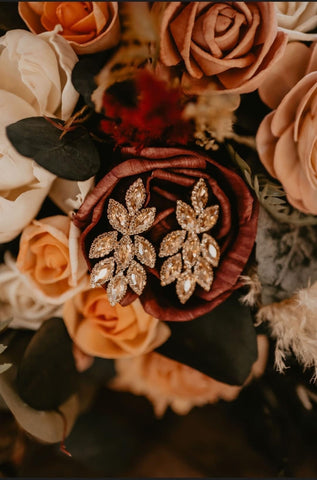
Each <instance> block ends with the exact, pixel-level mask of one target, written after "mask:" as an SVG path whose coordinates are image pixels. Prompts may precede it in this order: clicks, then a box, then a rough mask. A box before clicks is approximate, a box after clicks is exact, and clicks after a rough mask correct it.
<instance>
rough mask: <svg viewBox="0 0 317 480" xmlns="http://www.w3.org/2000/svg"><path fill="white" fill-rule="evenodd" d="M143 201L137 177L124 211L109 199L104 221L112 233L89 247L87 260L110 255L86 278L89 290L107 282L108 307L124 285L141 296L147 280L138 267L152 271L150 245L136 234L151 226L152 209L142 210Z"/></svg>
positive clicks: (121, 206) (126, 198)
mask: <svg viewBox="0 0 317 480" xmlns="http://www.w3.org/2000/svg"><path fill="white" fill-rule="evenodd" d="M145 199H146V191H145V187H144V185H143V182H142V180H141V178H138V179H137V180H136V181H135V182H134V183H133V184H132V185H131V186H130V187H129V188H128V190H127V192H126V195H125V202H126V207H127V208H125V207H124V206H123V205H122V204H121V203H119V202H117V201H116V200H114V199H112V198H111V199H110V200H109V203H108V209H107V218H108V220H109V223H110V225H111V226H112V227H113V229H114V230H112V231H110V232H105V233H102V234H101V235H99V236H98V237H96V238H95V240H94V241H93V243H92V245H91V247H90V251H89V258H91V259H95V258H103V257H105V256H106V255H109V254H110V253H112V255H111V256H108V257H107V258H104V259H103V260H101V261H100V262H98V263H96V265H95V266H94V267H93V269H92V271H91V275H90V285H91V287H92V288H94V287H97V286H102V285H105V284H106V283H107V282H109V283H108V286H107V294H108V300H109V302H110V304H111V305H112V306H114V305H116V304H117V303H118V302H120V301H121V300H122V298H123V297H124V295H125V293H126V291H127V287H128V285H129V286H130V287H131V289H132V290H133V291H134V292H135V293H136V294H137V295H141V293H142V292H143V290H144V287H145V285H146V280H147V276H146V271H145V269H144V267H143V266H142V265H146V266H148V267H150V268H153V267H154V265H155V262H156V253H155V249H154V247H153V245H152V244H151V242H149V241H148V240H147V239H146V238H144V237H143V236H142V235H140V234H141V233H143V232H145V231H147V230H148V229H149V228H150V227H151V226H152V225H153V222H154V219H155V213H156V209H155V208H154V207H151V208H142V207H143V205H144V202H145ZM119 236H120V238H119ZM137 260H138V261H137ZM141 264H142V265H141Z"/></svg>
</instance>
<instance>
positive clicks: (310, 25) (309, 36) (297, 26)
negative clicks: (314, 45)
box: [274, 2, 317, 42]
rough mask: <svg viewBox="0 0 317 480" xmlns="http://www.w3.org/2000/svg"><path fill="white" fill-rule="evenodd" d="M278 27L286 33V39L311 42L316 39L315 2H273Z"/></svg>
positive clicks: (316, 8) (316, 14)
mask: <svg viewBox="0 0 317 480" xmlns="http://www.w3.org/2000/svg"><path fill="white" fill-rule="evenodd" d="M274 4H275V8H276V11H277V23H278V26H279V29H280V30H281V31H283V32H285V33H287V35H288V40H289V41H292V40H300V41H302V42H311V41H314V40H317V33H307V32H312V30H315V29H316V27H317V3H316V2H274Z"/></svg>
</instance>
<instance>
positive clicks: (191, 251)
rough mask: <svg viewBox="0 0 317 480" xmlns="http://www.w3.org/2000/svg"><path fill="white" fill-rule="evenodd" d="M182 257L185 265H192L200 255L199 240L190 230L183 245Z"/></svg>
mask: <svg viewBox="0 0 317 480" xmlns="http://www.w3.org/2000/svg"><path fill="white" fill-rule="evenodd" d="M182 253H183V259H184V263H185V265H186V267H189V268H190V267H192V266H193V265H195V263H196V262H197V260H198V258H199V255H200V240H199V238H198V235H196V234H195V233H192V232H190V233H189V234H188V237H187V240H186V242H185V243H184V245H183V250H182Z"/></svg>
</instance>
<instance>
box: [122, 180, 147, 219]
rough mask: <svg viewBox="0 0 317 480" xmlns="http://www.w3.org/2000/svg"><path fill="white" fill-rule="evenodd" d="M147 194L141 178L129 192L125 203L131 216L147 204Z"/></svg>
mask: <svg viewBox="0 0 317 480" xmlns="http://www.w3.org/2000/svg"><path fill="white" fill-rule="evenodd" d="M145 198H146V192H145V188H144V185H143V182H142V180H141V178H138V179H137V180H136V181H135V182H134V183H133V184H132V185H131V186H130V187H129V188H128V190H127V193H126V196H125V202H126V205H127V207H128V210H129V212H130V214H131V215H134V214H135V213H136V212H137V211H138V210H140V208H141V207H142V205H143V203H144V202H145Z"/></svg>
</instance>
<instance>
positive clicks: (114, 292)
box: [107, 272, 128, 307]
mask: <svg viewBox="0 0 317 480" xmlns="http://www.w3.org/2000/svg"><path fill="white" fill-rule="evenodd" d="M127 285H128V282H127V279H126V278H125V276H124V275H123V272H119V273H118V274H117V275H116V276H115V277H113V278H112V280H110V282H109V284H108V287H107V295H108V300H109V303H110V305H111V306H112V307H114V306H115V305H116V304H117V303H119V302H120V301H121V300H122V299H123V297H124V295H125V293H126V291H127Z"/></svg>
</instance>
